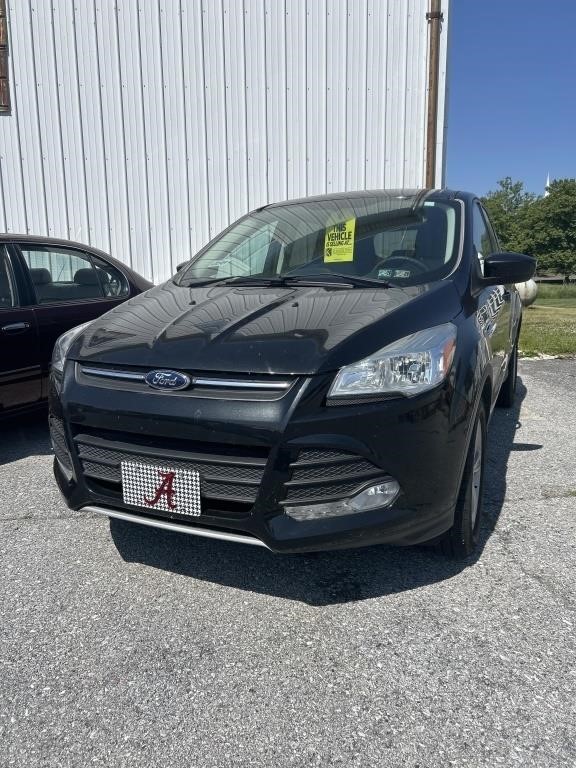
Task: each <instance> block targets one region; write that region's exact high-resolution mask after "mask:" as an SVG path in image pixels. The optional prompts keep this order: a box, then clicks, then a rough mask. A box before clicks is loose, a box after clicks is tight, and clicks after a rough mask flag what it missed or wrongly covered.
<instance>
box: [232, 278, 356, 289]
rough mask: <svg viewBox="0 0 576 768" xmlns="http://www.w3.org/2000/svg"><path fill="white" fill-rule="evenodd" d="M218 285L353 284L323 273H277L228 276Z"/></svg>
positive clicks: (335, 285) (337, 286) (344, 285)
mask: <svg viewBox="0 0 576 768" xmlns="http://www.w3.org/2000/svg"><path fill="white" fill-rule="evenodd" d="M220 285H250V286H258V285H261V286H263V287H266V288H276V287H279V288H290V287H291V286H293V285H307V286H319V287H322V288H353V287H354V284H353V282H352V280H347V279H346V282H345V283H343V282H340V281H334V280H328V279H326V276H325V275H318V276H316V275H310V276H308V275H298V276H297V275H294V276H292V275H290V276H289V275H286V276H284V277H283V276H282V275H278V276H276V277H261V276H250V275H247V276H246V277H230V278H228V279H226V280H222V281H221V282H220Z"/></svg>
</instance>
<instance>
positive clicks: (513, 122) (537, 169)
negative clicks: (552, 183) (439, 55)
mask: <svg viewBox="0 0 576 768" xmlns="http://www.w3.org/2000/svg"><path fill="white" fill-rule="evenodd" d="M450 18H451V23H452V29H451V32H450V35H451V40H450V43H451V49H450V62H449V81H448V86H449V104H448V142H447V148H446V151H447V156H446V158H447V166H446V183H447V186H449V187H454V188H460V189H466V190H470V191H471V192H476V193H478V194H485V193H486V192H488V190H490V189H495V188H496V185H497V182H498V180H499V179H501V178H503V177H504V176H512V178H513V179H514V180H520V181H523V182H524V183H525V185H526V188H527V189H528V190H529V191H531V192H536V193H538V194H541V193H542V192H543V191H544V189H543V188H544V184H545V181H546V174H547V173H548V172H549V173H550V178H551V179H554V178H575V177H576V0H550V1H549V2H536V0H451V4H450Z"/></svg>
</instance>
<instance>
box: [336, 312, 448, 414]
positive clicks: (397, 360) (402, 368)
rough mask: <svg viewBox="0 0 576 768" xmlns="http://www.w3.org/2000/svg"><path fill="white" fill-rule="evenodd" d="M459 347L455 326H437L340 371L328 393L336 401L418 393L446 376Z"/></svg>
mask: <svg viewBox="0 0 576 768" xmlns="http://www.w3.org/2000/svg"><path fill="white" fill-rule="evenodd" d="M455 349H456V326H454V325H452V323H446V324H445V325H437V326H436V327H435V328H428V329H427V330H425V331H419V332H418V333H413V334H411V335H410V336H405V337H404V338H403V339H400V340H399V341H395V342H394V343H393V344H389V345H388V346H387V347H384V349H381V350H380V351H379V352H376V353H375V354H373V355H370V357H367V358H365V359H364V360H360V362H359V363H354V364H353V365H347V366H346V367H345V368H341V369H340V370H339V371H338V375H337V376H336V378H335V379H334V383H333V384H332V386H331V387H330V391H329V392H328V398H329V399H330V400H332V402H333V403H334V402H337V401H338V399H339V398H342V399H349V398H354V397H362V396H367V395H381V394H386V395H405V396H407V397H410V396H411V395H419V394H420V393H421V392H426V390H428V389H432V388H433V387H435V386H437V385H438V384H440V382H441V381H443V380H444V379H445V378H446V375H447V374H448V371H449V370H450V366H451V365H452V360H453V358H454V350H455Z"/></svg>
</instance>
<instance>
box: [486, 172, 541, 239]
mask: <svg viewBox="0 0 576 768" xmlns="http://www.w3.org/2000/svg"><path fill="white" fill-rule="evenodd" d="M498 186H499V189H497V190H495V191H490V192H488V194H487V195H486V196H485V197H483V198H482V202H483V204H484V206H485V208H486V210H487V211H488V215H489V216H490V219H491V221H492V224H493V225H494V229H495V230H496V234H497V235H498V238H499V240H500V243H501V245H502V247H503V248H505V249H506V250H517V249H518V242H519V235H520V231H519V227H520V222H521V219H522V218H523V214H524V213H525V212H526V211H527V209H528V208H529V207H530V206H531V205H532V203H534V201H535V200H536V199H537V198H536V195H533V194H532V193H531V192H526V190H525V189H524V182H522V181H513V180H512V178H511V177H510V176H506V178H504V179H500V181H499V182H498Z"/></svg>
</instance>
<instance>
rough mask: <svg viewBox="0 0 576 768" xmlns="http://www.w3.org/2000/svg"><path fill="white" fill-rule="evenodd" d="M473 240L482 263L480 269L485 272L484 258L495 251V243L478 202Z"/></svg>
mask: <svg viewBox="0 0 576 768" xmlns="http://www.w3.org/2000/svg"><path fill="white" fill-rule="evenodd" d="M473 241H474V249H475V251H476V256H477V257H478V262H479V264H480V271H481V272H482V274H484V259H485V258H486V256H490V254H491V253H494V252H495V245H494V243H493V241H492V237H491V235H490V230H489V229H488V226H487V224H486V220H485V219H484V216H483V214H482V211H481V209H480V206H479V205H478V203H475V204H474V212H473Z"/></svg>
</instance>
